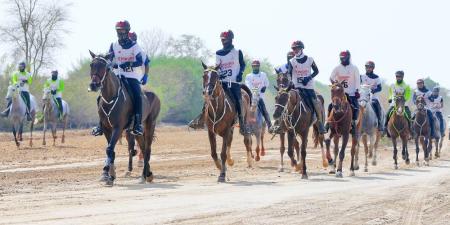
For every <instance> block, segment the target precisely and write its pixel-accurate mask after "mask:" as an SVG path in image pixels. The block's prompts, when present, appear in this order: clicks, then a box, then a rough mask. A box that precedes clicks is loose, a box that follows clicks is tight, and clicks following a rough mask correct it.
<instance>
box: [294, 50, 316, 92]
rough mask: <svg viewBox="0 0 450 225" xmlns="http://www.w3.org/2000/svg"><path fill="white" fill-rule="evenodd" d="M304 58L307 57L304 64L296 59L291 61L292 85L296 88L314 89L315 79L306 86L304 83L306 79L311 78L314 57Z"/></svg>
mask: <svg viewBox="0 0 450 225" xmlns="http://www.w3.org/2000/svg"><path fill="white" fill-rule="evenodd" d="M304 57H307V59H306V61H305V62H304V63H299V62H298V61H297V58H296V57H294V58H292V59H291V60H290V63H291V66H292V83H294V86H295V88H304V89H314V79H312V80H310V81H309V82H308V83H307V84H306V85H303V83H302V81H303V79H304V78H305V77H308V76H311V70H312V69H311V67H312V65H313V63H314V59H313V58H312V57H308V56H304Z"/></svg>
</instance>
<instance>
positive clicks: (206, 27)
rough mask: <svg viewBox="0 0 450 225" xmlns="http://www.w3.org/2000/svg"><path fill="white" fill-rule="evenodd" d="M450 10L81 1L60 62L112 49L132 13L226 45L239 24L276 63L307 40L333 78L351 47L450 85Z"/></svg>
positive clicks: (242, 41)
mask: <svg viewBox="0 0 450 225" xmlns="http://www.w3.org/2000/svg"><path fill="white" fill-rule="evenodd" d="M66 1H67V0H66ZM1 5H2V6H0V9H2V10H3V9H4V5H5V4H1ZM448 9H450V1H446V0H428V1H417V0H408V1H407V0H395V1H394V0H376V1H375V0H373V1H369V0H339V1H336V0H328V1H326V0H314V1H311V0H309V1H308V0H285V1H283V0H277V1H263V0H260V1H244V0H224V1H217V0H190V1H186V0H159V1H155V0H146V1H144V0H142V1H137V0H126V1H124V0H121V1H120V0H95V1H94V0H77V1H74V2H73V6H72V8H71V9H70V15H69V17H70V19H71V21H70V22H69V23H68V24H67V27H68V30H70V34H68V35H67V36H66V37H65V39H64V43H65V48H64V49H61V50H60V52H59V53H58V56H59V57H58V58H57V59H56V60H57V61H56V62H55V65H56V66H57V68H58V69H59V70H60V71H63V73H64V72H66V71H68V70H70V69H71V68H72V67H73V65H75V64H76V63H77V62H78V61H79V60H80V59H81V58H85V57H89V53H88V49H90V50H93V51H94V52H105V51H106V50H107V49H108V47H109V45H110V43H111V42H113V41H115V40H116V34H115V30H114V25H115V22H117V21H119V20H124V19H126V20H128V21H129V22H130V23H131V28H132V30H134V31H136V32H137V33H140V32H142V31H145V30H151V29H153V28H158V29H161V30H162V31H164V32H165V33H167V34H170V35H173V36H177V35H181V34H192V35H195V36H198V37H200V38H202V39H203V40H204V41H205V44H206V46H207V47H208V48H210V49H211V50H217V49H219V48H221V44H220V39H219V34H220V32H222V31H225V30H228V29H231V30H233V32H234V34H235V39H234V44H235V47H236V48H239V49H241V50H242V51H243V52H244V53H245V54H247V55H250V56H251V57H252V58H255V59H256V58H257V59H263V58H267V59H268V60H269V61H270V62H271V63H272V64H274V65H280V64H282V63H285V61H286V53H287V51H289V50H290V44H291V43H292V42H293V41H294V40H302V41H303V42H304V44H305V50H304V52H305V54H306V55H308V56H310V57H313V58H314V60H315V62H316V64H317V65H318V67H319V71H320V73H319V75H318V77H317V79H318V80H319V81H322V82H328V80H329V76H330V73H331V71H332V70H333V68H334V67H335V66H336V65H337V64H338V59H339V57H338V55H339V52H340V51H342V50H349V51H350V52H351V54H352V61H353V63H354V64H355V65H356V66H357V67H358V68H359V69H360V73H364V63H365V62H366V61H368V60H372V61H374V62H375V64H376V68H375V72H376V73H377V74H379V75H380V76H381V77H382V78H383V79H385V80H386V81H387V82H393V81H394V73H395V71H397V70H403V71H405V80H406V81H407V82H408V83H410V84H415V81H416V80H417V79H418V78H423V77H428V76H429V77H431V78H432V79H433V80H436V81H438V82H439V83H440V85H441V86H446V87H450V84H449V82H448V81H449V80H450V76H449V75H450V74H447V67H446V66H447V64H448V63H449V62H448V59H449V58H450V57H449V55H448V54H449V53H450V44H449V41H450V31H449V29H448V26H449V22H450V13H448ZM2 14H3V13H2ZM4 20H6V19H5V17H4V16H2V17H0V23H3V21H4ZM210 63H212V61H211V62H210ZM150 76H151V71H150ZM447 79H449V80H447ZM414 86H415V85H414Z"/></svg>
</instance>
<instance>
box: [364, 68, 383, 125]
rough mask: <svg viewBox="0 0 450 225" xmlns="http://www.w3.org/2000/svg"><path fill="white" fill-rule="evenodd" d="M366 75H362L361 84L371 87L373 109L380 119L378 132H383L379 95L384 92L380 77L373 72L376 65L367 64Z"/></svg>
mask: <svg viewBox="0 0 450 225" xmlns="http://www.w3.org/2000/svg"><path fill="white" fill-rule="evenodd" d="M365 67H366V74H363V75H361V84H362V85H369V86H370V87H371V89H372V96H371V97H372V107H373V109H374V111H375V114H376V115H377V119H378V130H379V131H383V130H384V127H383V125H384V124H383V123H382V121H381V105H380V101H379V100H378V97H379V93H380V92H381V90H382V87H381V79H380V77H379V76H378V75H376V74H375V73H374V72H373V70H374V69H375V63H374V62H372V61H368V62H366V65H365Z"/></svg>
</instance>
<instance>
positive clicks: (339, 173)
mask: <svg viewBox="0 0 450 225" xmlns="http://www.w3.org/2000/svg"><path fill="white" fill-rule="evenodd" d="M349 137H350V135H349V134H348V133H347V134H344V135H342V145H341V149H340V150H339V162H338V167H337V172H336V177H338V178H342V177H343V174H342V164H343V161H344V158H345V148H346V147H347V143H348V139H349ZM338 148H339V146H338Z"/></svg>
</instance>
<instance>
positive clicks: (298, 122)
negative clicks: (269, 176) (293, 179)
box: [273, 86, 314, 179]
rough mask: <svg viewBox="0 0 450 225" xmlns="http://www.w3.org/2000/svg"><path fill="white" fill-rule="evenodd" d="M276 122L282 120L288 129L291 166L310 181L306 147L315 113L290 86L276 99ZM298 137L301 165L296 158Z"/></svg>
mask: <svg viewBox="0 0 450 225" xmlns="http://www.w3.org/2000/svg"><path fill="white" fill-rule="evenodd" d="M273 118H274V119H275V120H280V122H281V123H282V124H284V126H285V127H286V128H287V134H288V155H289V157H290V158H291V165H292V166H295V170H296V171H301V173H302V179H308V174H307V172H306V147H307V146H308V134H309V128H310V127H311V126H312V124H313V122H314V117H313V112H312V110H311V109H309V108H308V107H307V106H306V102H305V100H304V99H303V98H302V97H301V96H300V94H299V93H298V91H297V90H294V89H292V86H289V87H288V88H287V89H281V90H278V94H277V96H276V98H275V112H274V113H273ZM297 135H299V136H300V139H301V146H300V149H301V151H300V153H301V161H300V165H299V164H298V163H297V160H295V158H294V149H293V147H294V141H295V140H296V137H297Z"/></svg>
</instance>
